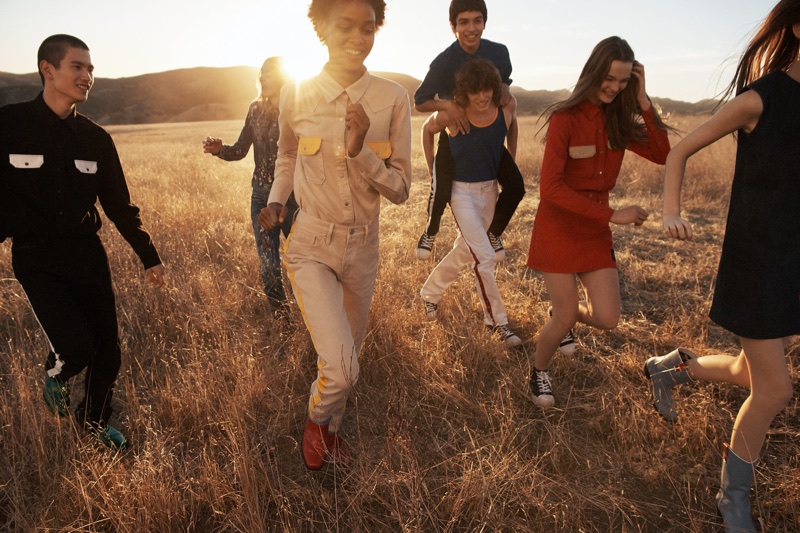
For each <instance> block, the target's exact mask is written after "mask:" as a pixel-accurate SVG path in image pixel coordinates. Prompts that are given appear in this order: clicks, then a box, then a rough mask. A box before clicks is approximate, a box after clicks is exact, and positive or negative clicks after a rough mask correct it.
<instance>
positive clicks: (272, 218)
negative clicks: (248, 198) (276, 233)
mask: <svg viewBox="0 0 800 533" xmlns="http://www.w3.org/2000/svg"><path fill="white" fill-rule="evenodd" d="M288 213H289V210H288V209H286V207H284V206H283V204H279V203H278V202H272V203H271V204H268V205H267V207H265V208H264V209H262V210H261V212H260V213H259V214H258V223H259V224H261V227H262V228H264V229H265V230H267V231H269V230H271V229H272V228H277V227H278V226H280V225H281V224H283V221H284V220H286V215H287V214H288Z"/></svg>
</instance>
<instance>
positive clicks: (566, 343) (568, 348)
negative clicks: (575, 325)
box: [547, 307, 575, 356]
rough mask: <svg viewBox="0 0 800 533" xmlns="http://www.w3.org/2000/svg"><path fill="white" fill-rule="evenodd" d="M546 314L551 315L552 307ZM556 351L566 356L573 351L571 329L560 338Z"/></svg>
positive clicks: (573, 342)
mask: <svg viewBox="0 0 800 533" xmlns="http://www.w3.org/2000/svg"><path fill="white" fill-rule="evenodd" d="M547 314H548V315H549V316H551V317H552V316H553V308H552V307H551V308H550V309H548V310H547ZM558 351H559V352H561V353H562V354H564V355H566V356H570V355H572V354H574V353H575V334H574V333H572V330H569V332H567V334H566V335H565V336H564V338H563V339H561V342H560V343H559V344H558Z"/></svg>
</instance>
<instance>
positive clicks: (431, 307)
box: [425, 302, 439, 313]
mask: <svg viewBox="0 0 800 533" xmlns="http://www.w3.org/2000/svg"><path fill="white" fill-rule="evenodd" d="M437 309H439V304H435V303H433V302H425V312H426V313H435V312H436V310H437Z"/></svg>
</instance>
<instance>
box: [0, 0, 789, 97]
mask: <svg viewBox="0 0 800 533" xmlns="http://www.w3.org/2000/svg"><path fill="white" fill-rule="evenodd" d="M308 4H309V0H214V1H211V0H192V1H184V0H138V1H135V2H131V1H127V2H116V1H113V0H112V1H109V0H104V1H99V0H71V1H69V2H65V1H63V0H60V1H56V0H0V48H1V49H2V50H4V52H3V54H2V55H0V71H2V72H13V73H27V72H34V71H35V70H36V50H37V48H38V47H39V44H40V43H41V41H42V40H43V39H44V38H45V37H47V36H48V35H51V34H54V33H69V34H73V35H75V36H77V37H80V38H81V39H83V40H84V41H86V43H87V44H88V45H89V48H90V49H91V51H92V60H93V62H94V64H95V67H96V71H95V72H96V75H97V77H100V78H103V77H105V78H120V77H127V76H135V75H138V74H144V73H149V72H162V71H165V70H172V69H177V68H187V67H196V66H212V67H216V66H233V65H251V66H260V65H261V62H262V61H263V59H264V58H265V57H268V56H270V55H283V56H285V57H286V58H287V59H288V60H289V61H288V63H290V64H292V65H294V66H295V67H296V69H297V70H296V73H297V74H299V75H301V76H308V75H311V74H314V73H316V72H317V71H318V70H319V69H320V67H321V66H322V64H323V63H324V61H325V59H326V52H325V49H324V47H323V46H322V45H321V44H320V43H319V41H318V39H317V37H316V35H315V34H314V32H313V29H312V27H311V23H310V22H309V21H308V19H307V17H306V10H307V7H308ZM449 4H450V2H449V0H387V13H386V24H385V25H384V27H383V28H382V29H381V30H380V32H378V35H377V37H376V42H375V47H374V48H373V51H372V54H371V55H370V57H369V59H368V60H367V66H368V67H369V68H370V69H371V70H376V71H392V72H401V73H405V74H410V75H412V76H414V77H416V78H420V79H421V78H422V77H423V76H424V75H425V72H426V71H427V68H428V65H429V63H430V61H431V60H432V59H433V58H434V56H435V55H436V54H437V53H438V52H440V51H441V50H443V49H444V48H445V47H446V46H448V45H449V44H450V43H451V42H452V41H453V34H452V32H451V31H450V26H449V22H448V6H449ZM487 4H488V7H489V17H488V22H487V26H486V31H485V32H484V37H486V38H487V39H490V40H493V41H498V42H501V43H504V44H506V45H507V46H508V48H509V50H510V52H511V61H512V63H513V65H514V72H513V74H512V78H513V79H514V84H515V85H518V86H520V87H523V88H525V89H549V90H554V89H562V88H571V87H572V85H573V84H574V83H575V81H576V79H577V76H578V73H579V72H580V69H581V67H582V66H583V63H584V62H585V61H586V58H587V57H588V55H589V52H590V51H591V49H592V47H593V46H594V45H595V44H596V43H597V41H599V40H601V39H603V38H604V37H607V36H609V35H619V36H621V37H623V38H625V39H627V40H628V42H629V43H630V44H631V46H632V47H633V49H634V51H635V53H636V57H637V59H638V60H639V61H641V62H642V63H644V65H645V68H646V75H647V88H648V93H650V94H651V95H652V96H660V97H667V98H673V99H676V100H686V101H691V102H694V101H697V100H700V99H703V98H710V97H713V96H714V95H715V94H716V93H718V92H719V90H720V89H721V88H722V87H723V86H724V85H725V84H726V83H727V82H728V81H729V79H730V77H731V76H732V70H731V64H732V62H733V60H732V58H735V57H737V56H738V54H739V53H740V51H741V49H742V47H743V45H744V44H745V42H746V38H747V37H749V36H750V35H751V33H752V31H753V29H754V28H755V27H756V26H757V24H758V23H759V22H760V21H761V20H763V18H764V17H765V16H766V15H767V13H768V12H769V10H770V9H771V8H772V6H773V5H774V4H775V1H773V0H769V1H765V0H667V1H657V0H617V1H616V2H598V1H593V0H487Z"/></svg>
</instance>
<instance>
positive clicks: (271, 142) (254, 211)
mask: <svg viewBox="0 0 800 533" xmlns="http://www.w3.org/2000/svg"><path fill="white" fill-rule="evenodd" d="M285 81H286V75H285V73H284V71H283V68H282V65H281V58H280V57H270V58H267V60H266V61H264V64H263V65H262V66H261V71H260V72H259V76H258V83H257V85H258V88H259V96H258V98H256V99H255V100H253V102H252V103H251V104H250V108H249V109H248V110H247V117H246V118H245V121H244V127H243V128H242V133H241V134H240V135H239V139H238V140H237V141H236V143H235V144H232V145H228V144H222V140H221V139H218V138H214V137H209V138H207V139H205V140H204V141H203V152H205V153H208V154H212V155H215V156H217V157H219V158H220V159H223V160H225V161H238V160H240V159H242V158H244V157H245V156H246V155H247V153H248V152H249V151H250V146H251V145H252V146H253V159H254V161H255V169H254V170H253V179H252V186H253V194H252V196H251V199H250V218H251V220H252V224H253V233H254V235H255V238H256V248H257V250H258V258H259V261H260V263H261V279H262V281H263V283H264V293H265V294H266V295H267V299H268V300H269V304H270V307H271V309H272V311H273V312H274V313H276V315H282V314H284V313H285V311H286V293H285V291H284V289H283V278H282V275H281V262H280V255H279V248H280V239H281V231H283V234H284V236H287V235H289V230H290V229H291V227H292V221H293V220H294V211H295V210H296V209H297V204H296V203H295V201H294V197H293V196H292V197H290V198H289V201H288V202H287V208H288V209H289V216H287V217H286V220H284V222H283V224H282V225H281V227H279V228H274V229H272V230H270V231H267V230H265V229H264V228H262V227H261V225H260V224H259V223H258V214H259V213H260V212H261V210H262V209H263V208H264V207H266V205H267V197H268V196H269V192H270V190H271V188H272V181H273V178H274V175H275V159H276V158H277V156H278V136H279V129H278V105H279V100H280V94H281V88H282V87H283V84H284V83H285Z"/></svg>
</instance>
